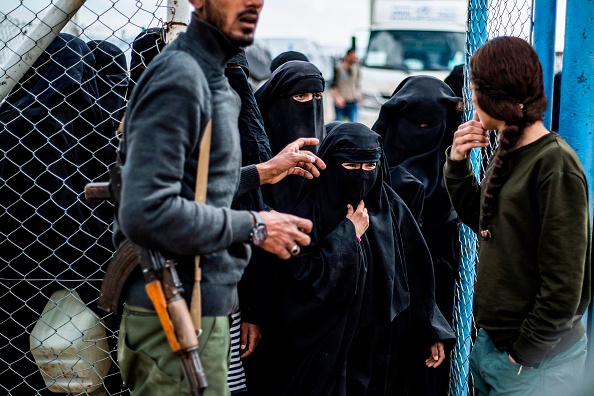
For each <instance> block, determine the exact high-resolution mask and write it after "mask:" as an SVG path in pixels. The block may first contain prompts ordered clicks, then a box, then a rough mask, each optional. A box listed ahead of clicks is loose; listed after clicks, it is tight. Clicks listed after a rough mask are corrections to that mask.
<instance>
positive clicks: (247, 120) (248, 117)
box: [225, 51, 272, 166]
mask: <svg viewBox="0 0 594 396" xmlns="http://www.w3.org/2000/svg"><path fill="white" fill-rule="evenodd" d="M227 64H228V65H235V66H240V67H241V68H240V69H237V68H226V69H225V76H227V79H228V80H229V84H230V85H231V88H233V90H234V91H235V92H237V94H238V95H239V97H240V98H241V111H240V113H239V134H240V137H241V156H242V157H241V158H242V161H241V162H242V166H247V165H252V164H259V163H261V162H266V161H268V160H269V159H270V158H272V154H271V151H270V144H269V143H268V136H267V135H266V132H265V130H264V121H263V120H262V114H260V109H259V108H258V104H257V103H256V99H255V98H254V93H253V91H252V87H251V86H250V84H249V82H248V79H247V78H248V76H249V65H248V62H247V59H246V57H245V52H243V51H241V52H240V53H239V54H237V55H235V56H234V57H233V58H232V59H231V60H230V61H229V62H227Z"/></svg>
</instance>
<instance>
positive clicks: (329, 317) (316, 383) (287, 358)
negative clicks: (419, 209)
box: [271, 123, 453, 395]
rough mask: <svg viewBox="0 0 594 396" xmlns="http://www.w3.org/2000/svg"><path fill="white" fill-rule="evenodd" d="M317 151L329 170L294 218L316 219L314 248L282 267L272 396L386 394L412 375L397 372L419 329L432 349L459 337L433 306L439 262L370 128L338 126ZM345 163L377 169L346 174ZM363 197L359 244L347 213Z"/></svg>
mask: <svg viewBox="0 0 594 396" xmlns="http://www.w3.org/2000/svg"><path fill="white" fill-rule="evenodd" d="M318 154H319V156H320V157H321V158H322V159H323V160H324V161H325V163H326V165H327V168H326V169H325V170H324V171H323V172H322V174H321V175H320V177H318V178H316V179H313V180H308V181H306V182H305V184H304V185H303V189H302V190H301V192H300V194H299V198H298V201H297V206H296V208H295V210H294V212H293V213H294V214H295V215H297V216H301V217H304V218H308V219H311V220H312V221H313V224H314V227H313V230H312V232H311V233H310V236H311V244H310V245H309V246H307V247H304V248H302V252H301V253H300V254H299V255H297V256H295V257H292V258H291V259H290V260H289V263H287V265H277V266H275V268H276V270H277V271H278V272H279V278H278V281H277V283H276V285H277V287H278V290H277V291H276V293H278V296H279V297H278V298H277V299H275V300H276V301H279V305H278V306H277V307H276V308H275V309H274V312H276V313H277V315H279V320H278V324H279V327H278V328H277V329H274V334H275V336H277V337H278V339H277V343H278V345H276V348H274V347H273V348H271V349H272V350H273V351H274V350H276V349H278V348H280V347H281V346H282V356H281V357H278V356H276V355H275V356H274V359H277V360H275V365H276V366H278V367H277V369H278V368H279V367H280V368H282V369H281V370H280V371H282V372H278V373H274V374H273V376H274V377H275V379H277V378H278V380H279V384H277V385H278V387H277V388H276V393H274V394H279V393H280V394H283V395H301V394H312V395H313V394H316V395H318V394H319V395H322V394H323V395H345V394H347V389H348V390H349V391H350V392H353V391H357V392H358V393H357V394H378V395H379V394H381V395H383V394H388V393H385V392H386V389H392V388H394V384H396V383H399V382H401V380H404V379H405V377H406V374H405V373H404V371H406V367H403V369H402V370H401V372H391V371H390V368H393V367H394V366H395V363H394V362H395V361H396V360H398V361H407V362H408V361H409V360H408V359H411V355H410V353H408V352H409V349H408V347H407V345H408V344H411V342H414V341H411V340H412V339H413V338H412V333H411V332H410V329H411V328H412V329H413V330H414V331H415V333H416V335H415V337H414V340H418V342H419V343H423V345H424V346H427V347H428V346H429V345H431V344H432V343H433V342H435V340H436V339H444V338H452V337H453V335H452V332H451V329H449V328H448V326H447V324H446V323H445V321H444V320H443V318H442V317H441V315H440V313H439V312H438V311H437V310H436V308H435V302H434V299H433V293H432V290H433V274H432V267H431V258H430V256H429V252H428V250H427V247H426V246H425V245H424V242H423V238H422V236H421V234H420V230H419V229H418V227H417V226H416V222H415V220H414V219H413V218H412V215H411V214H410V212H409V211H408V209H407V208H406V205H405V204H404V202H402V200H400V199H399V198H398V196H397V195H396V194H395V193H394V191H393V190H392V189H391V188H390V187H389V186H388V184H386V183H385V182H384V180H386V179H387V178H388V173H387V168H386V163H385V160H384V159H383V153H382V150H381V138H380V137H379V135H377V134H376V133H374V132H372V131H371V130H369V128H367V127H366V126H364V125H362V124H357V123H345V124H338V125H336V126H334V128H332V130H331V131H330V132H329V134H328V135H327V136H326V138H325V139H324V141H323V142H322V144H321V145H320V148H319V151H318ZM343 162H356V163H366V162H377V167H376V169H375V170H374V171H364V170H347V169H345V168H344V167H342V163H343ZM361 198H362V199H363V200H364V202H365V205H366V207H367V209H368V212H369V218H370V220H369V222H370V226H369V228H368V230H367V231H366V232H365V233H364V234H363V236H362V237H361V242H358V241H357V238H356V234H355V227H354V225H353V223H352V222H351V221H350V220H348V219H346V213H347V208H346V206H347V204H348V203H352V202H354V201H358V200H360V199H361ZM279 264H280V263H279ZM400 317H402V321H397V320H396V319H395V318H400ZM407 318H408V319H407ZM401 325H402V327H400V326H401ZM392 326H395V327H396V328H397V330H398V331H399V332H398V331H393V330H392ZM411 326H412V327H411ZM393 334H399V335H398V337H395V338H394V337H393V336H392V335H393ZM278 359H280V360H278ZM423 359H424V358H423ZM363 367H365V368H366V369H367V368H369V371H366V370H364V369H361V368H363ZM360 388H365V390H364V391H361V392H360V391H359V389H360ZM372 389H373V391H372ZM374 392H376V393H374Z"/></svg>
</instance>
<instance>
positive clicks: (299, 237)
mask: <svg viewBox="0 0 594 396" xmlns="http://www.w3.org/2000/svg"><path fill="white" fill-rule="evenodd" d="M260 215H261V216H262V220H264V223H265V224H266V232H267V234H268V236H267V237H266V239H265V240H264V242H263V243H262V244H261V245H260V247H261V248H262V249H264V250H266V251H267V252H270V253H274V254H276V255H277V256H278V257H280V258H282V259H285V260H286V259H288V258H290V257H291V255H292V254H293V255H296V254H299V250H300V248H299V245H301V246H307V245H309V243H310V242H311V239H310V238H309V235H307V234H308V233H310V232H311V229H312V227H313V224H312V222H311V221H310V220H307V219H302V218H301V217H297V216H293V215H289V214H286V213H279V212H260Z"/></svg>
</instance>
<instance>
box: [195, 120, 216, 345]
mask: <svg viewBox="0 0 594 396" xmlns="http://www.w3.org/2000/svg"><path fill="white" fill-rule="evenodd" d="M211 136H212V120H211V119H209V120H208V122H207V123H206V128H205V129H204V135H203V136H202V140H201V142H200V152H199V155H198V166H197V169H196V192H195V196H194V199H195V201H196V202H198V203H205V202H206V187H207V185H208V166H209V160H210V141H211ZM194 264H195V265H194V267H195V270H194V271H195V272H194V288H193V289H192V301H191V304H190V316H191V317H192V322H193V323H194V329H196V331H197V332H198V334H200V333H202V300H201V296H200V281H201V280H202V271H201V269H200V256H196V258H195V260H194Z"/></svg>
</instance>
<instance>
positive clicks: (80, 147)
mask: <svg viewBox="0 0 594 396" xmlns="http://www.w3.org/2000/svg"><path fill="white" fill-rule="evenodd" d="M94 61H95V58H94V56H93V55H92V53H91V51H90V49H89V47H88V46H87V44H85V43H84V41H82V40H80V39H78V38H76V37H74V36H72V35H69V34H66V33H60V34H59V35H58V36H57V37H56V38H55V39H54V40H53V41H52V42H51V43H50V45H49V46H48V47H47V49H46V51H45V52H44V53H43V54H42V55H41V56H40V57H39V58H38V59H37V61H36V62H35V63H34V64H33V66H31V68H30V69H29V71H28V72H27V73H26V74H25V76H23V78H22V79H21V80H20V81H19V83H18V84H17V86H16V87H15V88H14V90H13V92H11V93H10V95H9V96H8V97H7V98H6V100H5V101H4V103H3V104H2V106H1V107H0V128H1V134H2V139H0V180H2V183H1V184H0V208H1V209H2V212H1V213H0V235H1V236H2V237H1V238H0V261H1V263H2V265H0V277H1V278H2V285H1V286H2V291H1V294H2V296H3V304H4V306H5V307H11V308H12V309H8V310H6V309H4V310H2V312H3V314H2V315H1V316H0V322H1V323H3V333H4V336H5V337H6V338H7V339H10V340H11V342H10V344H9V345H8V344H7V346H6V348H4V349H3V359H4V360H5V362H8V363H7V364H8V366H9V367H10V370H6V371H4V372H2V373H0V383H2V385H3V386H4V387H5V388H6V389H11V388H12V391H13V392H16V393H18V392H21V393H24V394H29V393H30V392H31V391H32V389H33V390H37V391H39V392H40V394H50V393H51V392H49V391H47V390H42V389H45V385H44V384H43V381H42V379H41V376H40V375H39V373H38V367H37V366H36V365H35V364H34V363H32V359H31V358H30V356H29V357H24V354H25V352H26V351H28V350H29V337H28V336H27V334H30V332H31V330H32V329H33V326H34V325H35V321H36V320H37V319H38V318H39V316H40V314H41V312H42V310H43V308H44V306H45V304H46V303H47V301H48V298H49V296H51V295H52V293H53V292H54V291H56V290H58V289H64V288H68V289H75V290H76V291H77V292H78V294H79V295H80V297H81V298H82V299H83V301H85V302H86V303H87V304H89V305H90V306H91V308H95V307H96V305H95V301H96V300H97V297H98V290H99V286H100V282H101V278H102V277H103V269H104V268H105V267H104V265H106V264H107V261H108V260H109V258H110V257H111V253H112V251H113V248H112V245H111V241H110V238H109V232H108V225H109V224H106V223H105V222H104V221H101V220H100V219H98V218H97V217H96V216H94V213H93V210H92V207H91V206H90V205H89V204H88V203H87V202H86V201H85V198H84V196H83V191H84V187H85V184H86V183H88V182H89V181H92V180H104V178H105V174H106V171H107V165H106V162H105V161H107V160H106V158H107V157H106V151H107V148H108V147H109V146H108V145H109V140H108V139H107V137H106V136H105V135H104V134H103V133H102V131H98V130H97V129H96V128H95V126H96V125H102V123H103V122H104V119H103V117H102V112H101V111H100V109H99V108H98V107H97V105H96V101H97V98H98V89H97V85H96V79H95V73H94V71H93V68H92V67H91V66H92V65H93V64H94ZM8 290H9V291H8ZM17 307H18V309H17ZM8 312H10V315H9V314H8ZM5 315H6V317H5ZM100 315H101V316H104V315H102V314H100ZM110 335H111V334H110ZM112 378H116V377H112ZM116 387H119V388H121V381H120V383H119V386H117V385H116Z"/></svg>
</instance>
